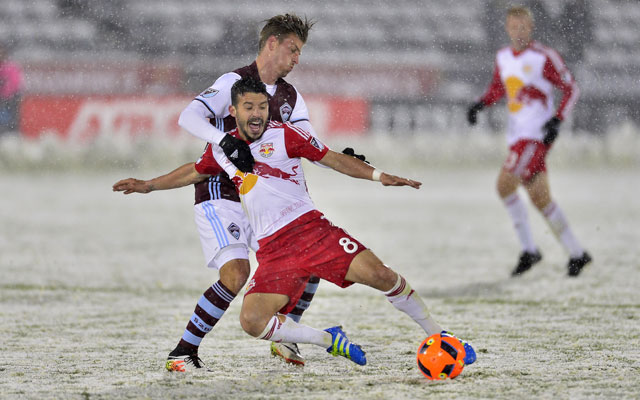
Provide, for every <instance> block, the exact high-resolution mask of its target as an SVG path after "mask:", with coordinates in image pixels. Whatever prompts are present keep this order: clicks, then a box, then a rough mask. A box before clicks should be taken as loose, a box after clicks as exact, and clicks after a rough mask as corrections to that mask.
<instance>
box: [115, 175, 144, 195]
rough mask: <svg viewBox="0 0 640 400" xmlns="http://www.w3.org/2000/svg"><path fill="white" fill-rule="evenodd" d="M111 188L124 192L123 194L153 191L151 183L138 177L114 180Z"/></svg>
mask: <svg viewBox="0 0 640 400" xmlns="http://www.w3.org/2000/svg"><path fill="white" fill-rule="evenodd" d="M112 189H113V191H114V192H124V194H131V193H149V192H151V191H153V185H151V184H150V183H147V181H141V180H140V179H134V178H127V179H123V180H121V181H118V182H116V183H115V184H114V185H113V188H112Z"/></svg>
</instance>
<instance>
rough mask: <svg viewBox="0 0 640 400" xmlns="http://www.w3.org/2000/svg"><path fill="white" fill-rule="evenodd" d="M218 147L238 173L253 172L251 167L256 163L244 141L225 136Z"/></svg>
mask: <svg viewBox="0 0 640 400" xmlns="http://www.w3.org/2000/svg"><path fill="white" fill-rule="evenodd" d="M220 147H222V151H224V154H225V155H226V156H227V158H228V159H229V161H231V162H232V163H233V165H235V166H236V167H237V168H238V169H239V170H240V171H242V172H251V171H253V165H254V164H255V162H256V161H255V160H254V159H253V155H251V149H250V148H249V145H248V144H247V143H246V142H245V141H244V140H240V139H238V138H235V137H233V136H231V135H228V134H227V135H225V137H224V138H222V140H221V141H220Z"/></svg>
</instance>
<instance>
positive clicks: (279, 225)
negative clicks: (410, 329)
mask: <svg viewBox="0 0 640 400" xmlns="http://www.w3.org/2000/svg"><path fill="white" fill-rule="evenodd" d="M231 99H232V106H231V107H230V113H231V115H233V116H234V117H235V118H236V123H237V128H236V130H235V131H232V132H230V133H229V134H231V135H234V136H236V137H238V138H240V139H242V140H245V141H247V142H248V143H249V147H250V149H251V152H252V154H253V156H254V159H255V160H256V163H255V165H254V168H253V171H252V172H250V173H244V172H242V171H240V170H239V169H238V168H237V167H236V166H235V165H233V164H232V163H231V162H230V161H229V160H228V158H227V157H226V156H225V155H224V153H223V152H222V151H221V150H220V149H219V148H213V156H214V157H215V159H216V161H217V162H218V163H219V164H220V166H222V167H223V168H224V169H225V171H226V172H227V174H228V175H229V176H230V177H231V179H232V180H233V181H234V182H235V183H236V186H237V188H238V192H239V193H240V196H241V198H242V201H243V204H244V206H245V211H246V213H247V214H248V216H249V221H250V223H251V226H252V228H253V231H254V233H255V235H256V238H257V239H258V242H259V244H260V247H259V249H258V251H257V252H256V257H257V260H258V264H259V265H258V268H257V270H256V271H255V273H254V276H253V278H252V279H251V281H250V282H249V285H248V289H247V293H246V294H245V298H244V301H243V304H242V311H241V313H240V323H241V325H242V327H243V329H244V330H245V331H246V332H247V333H249V334H250V335H251V336H254V337H257V338H260V339H264V340H270V341H273V342H295V343H311V344H315V345H318V346H322V347H324V348H326V349H327V352H329V353H331V354H333V355H340V356H344V357H346V358H348V359H350V360H351V361H353V362H355V363H357V364H360V365H365V364H366V357H365V354H364V351H362V349H361V348H360V346H358V345H355V344H353V343H351V342H350V341H349V339H348V338H347V337H346V335H345V333H344V332H343V331H342V329H341V327H339V326H336V327H333V328H329V329H325V330H319V329H315V328H311V327H309V326H305V325H302V324H300V323H298V322H296V321H295V320H293V319H291V318H289V317H288V316H287V314H288V313H289V312H290V311H291V310H292V309H293V308H294V307H295V305H296V304H297V302H298V300H299V298H300V296H301V295H302V293H303V292H304V288H305V285H306V282H307V280H308V279H309V276H318V277H320V278H322V279H325V280H327V281H330V282H332V283H334V284H336V285H338V286H340V287H348V286H350V285H352V284H353V283H361V284H365V285H367V286H371V287H373V288H375V289H378V290H380V291H382V292H383V294H384V295H385V296H386V297H387V299H388V300H389V301H390V302H391V303H392V304H393V305H394V306H395V307H396V308H397V309H398V310H400V311H403V312H405V313H406V314H408V315H409V316H410V317H411V318H413V320H414V321H415V322H416V323H417V324H419V325H420V326H421V327H422V328H423V329H424V331H425V332H426V334H427V335H432V334H435V333H444V334H447V333H446V332H443V331H442V328H441V327H440V325H438V323H437V322H436V321H434V320H433V318H432V317H431V315H430V313H429V310H428V309H427V307H426V305H425V304H424V302H423V301H422V299H421V298H420V296H419V295H418V294H417V293H416V292H415V291H413V290H412V289H411V286H409V284H408V283H407V282H406V280H405V279H404V278H403V277H402V276H400V275H399V274H397V273H396V272H394V271H393V270H391V269H390V268H388V267H387V266H386V265H384V264H383V263H382V261H380V260H379V259H378V258H377V257H376V256H375V254H374V253H373V252H371V250H369V249H367V248H366V247H365V246H364V245H363V244H362V243H360V242H359V241H358V240H357V239H355V238H354V237H352V236H351V235H349V234H348V233H347V232H346V231H344V230H343V229H341V228H339V227H337V226H335V225H333V224H332V223H331V222H329V221H328V220H327V219H326V218H325V217H324V215H323V214H322V213H321V212H320V211H318V210H317V209H316V208H315V206H314V205H313V202H312V200H311V197H310V196H309V193H308V191H307V185H306V181H305V176H304V172H303V170H302V165H301V158H303V157H304V158H306V159H308V160H310V161H312V162H318V163H320V164H322V165H324V166H327V167H330V168H332V169H334V170H336V171H338V172H341V173H343V174H346V175H349V176H352V177H354V178H360V179H368V180H374V181H380V182H381V183H382V184H383V185H384V186H410V187H413V188H415V189H418V188H419V187H420V186H421V183H420V182H417V181H413V180H411V179H406V178H401V177H398V176H394V175H390V174H386V173H383V172H381V171H378V170H376V169H375V168H373V167H371V166H370V165H368V164H366V163H364V162H362V161H360V160H358V159H356V158H355V157H351V156H348V155H345V154H341V153H336V152H333V151H331V150H330V149H329V148H327V146H325V145H324V144H323V143H322V142H321V141H320V140H318V139H317V138H315V137H314V136H312V135H310V134H309V133H307V132H305V131H304V130H302V129H300V128H299V127H296V126H294V125H291V124H282V123H277V122H268V118H267V115H268V96H267V92H266V90H265V87H264V85H263V84H262V83H261V82H259V81H256V80H254V79H251V78H250V77H248V78H243V79H241V80H239V81H237V82H236V83H234V85H233V87H232V89H231ZM462 343H463V344H464V347H465V350H466V356H465V359H464V362H465V363H467V364H471V363H473V362H474V361H475V352H474V350H473V348H472V347H471V346H470V345H469V344H468V343H466V342H462Z"/></svg>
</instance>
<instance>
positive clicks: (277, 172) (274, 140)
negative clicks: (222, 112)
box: [212, 122, 329, 243]
mask: <svg viewBox="0 0 640 400" xmlns="http://www.w3.org/2000/svg"><path fill="white" fill-rule="evenodd" d="M233 134H236V132H233ZM250 148H251V153H252V154H253V157H254V158H255V160H256V164H255V166H254V169H253V172H252V173H246V174H245V173H242V172H240V171H238V169H237V168H236V167H235V166H234V165H233V164H232V163H231V162H230V161H229V160H228V159H227V158H226V156H225V155H224V153H223V152H222V150H221V149H220V148H219V147H218V146H213V149H212V150H213V156H214V157H215V159H216V161H217V162H218V164H219V165H220V166H221V167H223V168H224V170H225V171H226V172H227V174H228V175H229V176H230V177H231V179H232V180H233V181H234V183H235V184H236V186H237V188H238V193H239V194H240V197H241V198H242V201H243V203H244V205H245V210H246V212H247V214H248V216H249V221H250V223H251V226H252V227H253V230H254V233H255V235H256V237H257V239H258V240H259V241H261V239H265V238H268V237H269V236H271V235H273V234H274V233H276V232H277V231H278V230H279V229H281V228H283V227H284V226H286V225H287V224H289V223H290V222H292V221H294V220H295V219H297V218H298V217H300V216H301V215H303V214H306V213H308V212H310V211H313V210H315V209H316V207H315V205H314V204H313V201H312V200H311V197H309V193H308V191H307V184H306V180H305V176H304V172H303V170H302V163H301V157H304V158H306V159H308V160H310V161H319V160H321V159H322V158H323V157H324V155H325V154H326V153H327V151H329V149H328V147H327V146H325V145H324V144H323V143H322V142H320V140H318V139H317V138H315V137H313V136H312V135H310V134H309V133H307V132H306V131H304V130H302V129H300V128H298V127H296V126H294V125H291V124H282V123H278V122H271V123H269V126H268V128H267V130H266V131H265V132H264V134H263V135H262V137H261V138H260V139H259V140H256V141H255V142H253V143H250ZM261 243H262V242H261Z"/></svg>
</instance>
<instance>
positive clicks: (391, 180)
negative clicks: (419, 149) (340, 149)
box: [320, 150, 422, 189]
mask: <svg viewBox="0 0 640 400" xmlns="http://www.w3.org/2000/svg"><path fill="white" fill-rule="evenodd" d="M320 164H322V165H326V166H327V167H329V168H333V169H334V170H336V171H338V172H341V173H343V174H345V175H349V176H351V177H354V178H359V179H368V180H371V181H380V182H381V183H382V184H383V185H384V186H411V187H412V188H414V189H419V188H420V186H421V185H422V183H421V182H418V181H414V180H412V179H407V178H402V177H400V176H395V175H390V174H387V173H384V172H381V171H378V170H377V169H375V168H374V167H372V166H371V165H369V164H367V163H365V162H363V161H361V160H359V159H357V158H355V157H352V156H349V155H346V154H341V153H336V152H335V151H331V150H329V151H328V152H327V154H325V155H324V157H323V158H322V160H320Z"/></svg>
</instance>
